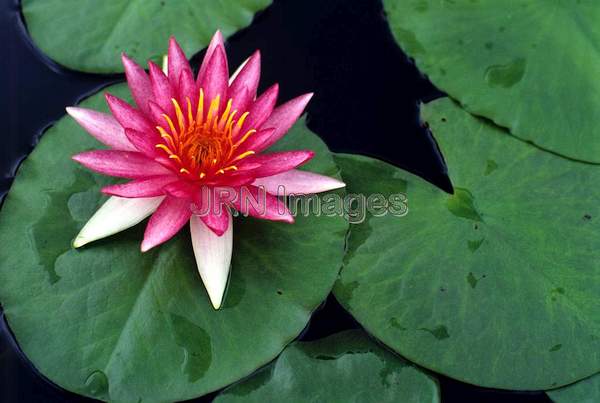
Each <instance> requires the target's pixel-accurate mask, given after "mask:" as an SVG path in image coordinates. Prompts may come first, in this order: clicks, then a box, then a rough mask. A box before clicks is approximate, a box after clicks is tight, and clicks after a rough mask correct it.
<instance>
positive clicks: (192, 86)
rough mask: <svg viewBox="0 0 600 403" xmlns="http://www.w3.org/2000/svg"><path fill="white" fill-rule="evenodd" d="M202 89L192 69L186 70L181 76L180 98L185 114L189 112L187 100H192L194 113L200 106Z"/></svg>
mask: <svg viewBox="0 0 600 403" xmlns="http://www.w3.org/2000/svg"><path fill="white" fill-rule="evenodd" d="M199 96H200V91H199V89H198V86H196V81H194V76H193V75H192V72H191V71H188V70H184V71H183V72H182V73H181V76H180V77H179V99H180V100H181V104H182V105H181V108H182V109H183V111H184V114H185V113H187V112H186V111H187V100H188V99H189V100H190V104H191V106H192V113H193V114H195V111H196V108H197V107H198V98H199Z"/></svg>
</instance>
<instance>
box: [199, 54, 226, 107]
mask: <svg viewBox="0 0 600 403" xmlns="http://www.w3.org/2000/svg"><path fill="white" fill-rule="evenodd" d="M228 81H229V69H228V67H227V56H226V55H225V50H223V48H217V49H215V51H214V52H213V55H212V57H211V58H210V61H209V62H208V66H207V67H206V73H205V75H204V76H203V77H202V78H201V80H200V83H199V85H200V88H202V89H203V90H204V95H205V97H206V98H205V99H206V101H207V102H208V103H209V104H210V101H212V100H213V99H215V98H216V97H217V95H220V96H221V105H223V104H224V103H225V102H227V89H228V87H229V84H228Z"/></svg>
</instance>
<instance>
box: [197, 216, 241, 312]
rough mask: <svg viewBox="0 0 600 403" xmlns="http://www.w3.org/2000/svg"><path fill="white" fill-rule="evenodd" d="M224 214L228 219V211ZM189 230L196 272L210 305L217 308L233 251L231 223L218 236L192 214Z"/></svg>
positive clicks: (220, 301)
mask: <svg viewBox="0 0 600 403" xmlns="http://www.w3.org/2000/svg"><path fill="white" fill-rule="evenodd" d="M226 214H227V216H228V217H227V219H228V220H230V217H229V212H227V213H226ZM190 231H191V234H192V247H193V248H194V256H195V257H196V265H197V266H198V273H200V278H201V279H202V282H203V283H204V287H205V288H206V291H207V293H208V297H209V298H210V302H211V303H212V306H213V307H214V308H215V309H219V308H220V307H221V303H222V302H223V295H224V293H225V288H226V287H227V280H228V279H229V269H230V266H231V254H232V252H233V223H230V224H229V225H228V226H227V230H226V231H225V232H224V233H223V235H221V236H218V235H216V234H215V233H214V232H213V231H212V230H211V229H210V228H209V227H208V226H207V225H206V224H204V222H202V220H201V219H200V218H199V217H197V216H192V217H191V219H190Z"/></svg>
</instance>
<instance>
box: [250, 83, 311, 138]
mask: <svg viewBox="0 0 600 403" xmlns="http://www.w3.org/2000/svg"><path fill="white" fill-rule="evenodd" d="M312 96H313V94H312V93H311V94H305V95H301V96H299V97H297V98H294V99H292V100H291V101H288V102H286V103H285V104H283V105H281V106H279V107H277V108H276V109H275V110H274V111H273V113H272V114H271V115H270V116H269V118H268V119H267V120H266V121H264V122H263V123H262V126H261V128H267V127H273V128H275V132H273V135H272V136H271V138H270V139H269V140H268V141H267V142H266V143H265V144H263V145H262V147H263V148H262V149H265V148H268V147H269V146H271V145H272V144H274V143H275V142H277V140H279V139H280V138H282V137H283V135H284V134H286V133H287V131H288V130H290V128H291V127H292V126H293V125H294V123H296V121H297V120H298V118H299V117H300V115H302V112H304V108H305V107H306V105H307V104H308V102H309V101H310V99H311V98H312Z"/></svg>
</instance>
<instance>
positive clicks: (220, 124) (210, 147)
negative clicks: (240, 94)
mask: <svg viewBox="0 0 600 403" xmlns="http://www.w3.org/2000/svg"><path fill="white" fill-rule="evenodd" d="M171 102H172V103H173V107H174V108H175V115H176V119H177V121H176V122H173V119H171V117H169V116H168V115H166V114H163V115H162V116H163V118H164V119H165V121H166V122H167V125H165V127H163V126H157V127H156V129H157V130H158V132H159V134H160V136H161V138H162V142H161V143H158V144H156V148H158V149H160V150H162V151H164V152H165V153H166V154H167V156H168V158H169V159H171V160H174V162H175V164H176V165H177V168H178V169H179V173H181V174H183V175H186V176H188V177H191V179H203V178H205V177H207V176H209V177H210V176H214V175H222V174H224V173H225V172H227V171H237V169H238V168H237V166H236V165H235V164H236V163H237V162H238V161H240V160H241V159H243V158H245V157H247V156H249V155H252V154H254V151H251V150H249V151H245V152H242V153H239V152H238V149H239V147H240V145H242V143H243V142H244V141H246V139H247V138H248V137H250V136H251V135H252V134H253V133H256V130H255V129H250V130H248V131H246V132H245V133H243V134H242V133H241V130H242V127H243V126H244V122H245V121H246V118H247V117H248V112H245V113H244V114H242V115H241V116H240V117H239V118H238V117H237V116H236V115H237V110H233V111H232V110H231V109H232V100H231V99H230V100H229V101H228V102H227V106H226V107H225V109H224V110H223V112H222V113H219V106H220V103H221V97H220V96H217V97H215V98H214V99H213V100H212V101H211V102H210V105H209V107H208V110H207V111H205V108H204V91H203V90H202V89H200V95H199V98H198V107H197V108H196V110H195V111H193V110H192V103H191V102H190V99H189V97H186V104H187V105H185V106H184V107H185V109H187V110H186V112H187V113H184V108H182V107H181V105H179V103H178V102H177V100H175V99H171Z"/></svg>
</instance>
